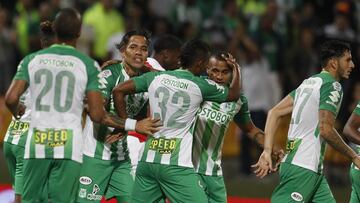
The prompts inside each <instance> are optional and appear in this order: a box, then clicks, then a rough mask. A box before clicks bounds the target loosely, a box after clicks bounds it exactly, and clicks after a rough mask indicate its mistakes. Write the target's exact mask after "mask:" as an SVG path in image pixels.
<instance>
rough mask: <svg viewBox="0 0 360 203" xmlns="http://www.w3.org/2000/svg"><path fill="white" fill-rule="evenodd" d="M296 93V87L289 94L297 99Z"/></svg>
mask: <svg viewBox="0 0 360 203" xmlns="http://www.w3.org/2000/svg"><path fill="white" fill-rule="evenodd" d="M295 93H296V89H295V90H293V91H291V92H290V93H289V96H290V97H291V98H293V99H295Z"/></svg>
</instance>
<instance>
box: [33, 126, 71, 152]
mask: <svg viewBox="0 0 360 203" xmlns="http://www.w3.org/2000/svg"><path fill="white" fill-rule="evenodd" d="M71 134H72V133H71V132H70V131H69V130H68V129H61V130H54V129H48V130H46V131H41V130H38V129H36V128H34V134H33V139H34V141H35V144H41V145H47V146H49V147H59V146H64V145H65V144H66V141H67V140H68V138H69V137H70V136H71Z"/></svg>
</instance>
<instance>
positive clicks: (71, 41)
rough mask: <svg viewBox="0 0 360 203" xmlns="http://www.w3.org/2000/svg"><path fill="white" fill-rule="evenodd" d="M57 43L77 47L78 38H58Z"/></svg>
mask: <svg viewBox="0 0 360 203" xmlns="http://www.w3.org/2000/svg"><path fill="white" fill-rule="evenodd" d="M56 43H57V44H62V45H69V46H72V47H76V39H73V40H63V39H56Z"/></svg>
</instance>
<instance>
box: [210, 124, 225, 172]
mask: <svg viewBox="0 0 360 203" xmlns="http://www.w3.org/2000/svg"><path fill="white" fill-rule="evenodd" d="M226 129H227V127H226V126H221V128H220V133H219V134H220V136H219V138H218V140H217V142H216V145H215V149H214V153H213V154H212V156H211V159H212V160H214V161H216V160H217V158H218V156H219V153H221V151H220V150H221V149H220V146H222V142H223V139H224V136H225V131H226ZM219 169H220V166H218V165H216V164H214V168H213V175H217V173H218V171H219Z"/></svg>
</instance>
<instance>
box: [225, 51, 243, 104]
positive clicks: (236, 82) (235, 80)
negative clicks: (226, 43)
mask: <svg viewBox="0 0 360 203" xmlns="http://www.w3.org/2000/svg"><path fill="white" fill-rule="evenodd" d="M223 57H224V59H225V60H226V62H227V63H228V64H229V66H230V67H231V68H232V71H233V77H232V80H231V83H230V86H229V94H228V97H227V99H226V101H237V100H238V99H239V97H240V90H241V83H240V72H239V71H240V66H239V64H237V63H236V61H235V58H234V57H233V56H232V55H231V54H228V56H223Z"/></svg>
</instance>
